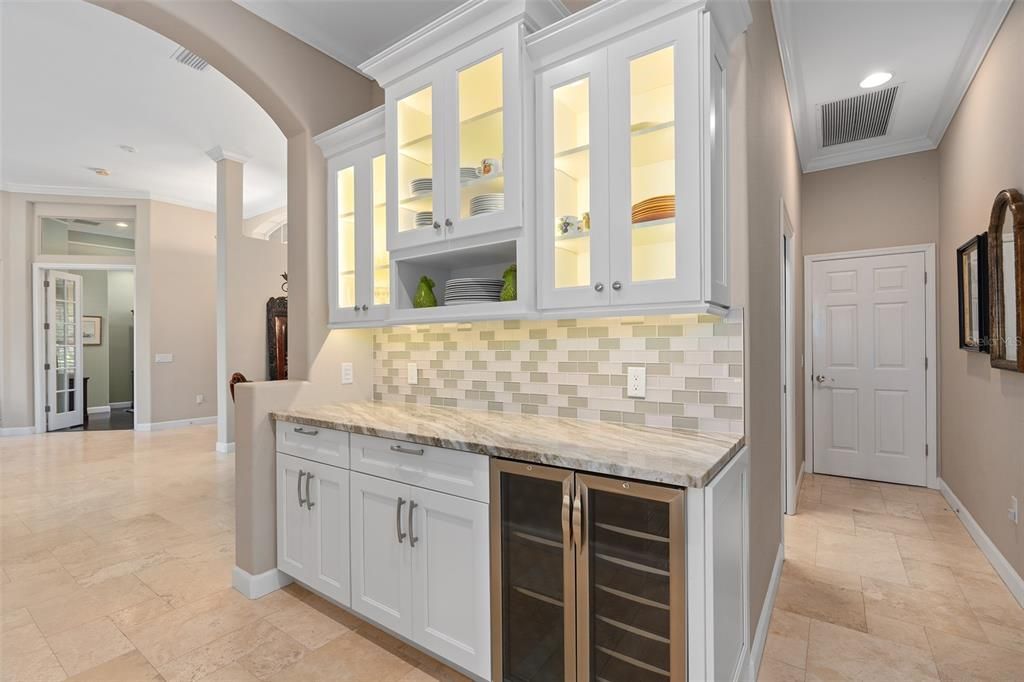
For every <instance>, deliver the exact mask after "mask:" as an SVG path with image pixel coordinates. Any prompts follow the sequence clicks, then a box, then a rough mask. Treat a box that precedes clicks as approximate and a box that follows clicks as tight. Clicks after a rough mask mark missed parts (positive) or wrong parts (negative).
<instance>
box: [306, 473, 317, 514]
mask: <svg viewBox="0 0 1024 682" xmlns="http://www.w3.org/2000/svg"><path fill="white" fill-rule="evenodd" d="M312 480H313V474H311V473H309V472H308V471H307V472H306V509H312V508H313V505H314V504H316V502H314V501H313V496H312V495H310V494H309V482H310V481H312Z"/></svg>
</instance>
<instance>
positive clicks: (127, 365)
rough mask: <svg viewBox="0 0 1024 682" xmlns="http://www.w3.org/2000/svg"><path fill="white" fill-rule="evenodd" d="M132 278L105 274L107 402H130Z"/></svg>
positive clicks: (122, 272)
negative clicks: (108, 374) (107, 348)
mask: <svg viewBox="0 0 1024 682" xmlns="http://www.w3.org/2000/svg"><path fill="white" fill-rule="evenodd" d="M134 300H135V275H134V273H132V272H129V271H127V270H112V271H110V272H109V273H108V274H107V319H108V320H109V324H108V329H109V331H108V336H107V339H106V340H107V345H108V346H109V348H110V402H111V403H127V402H130V401H131V400H132V358H133V357H134V356H133V348H132V341H133V332H134V329H133V325H134V320H133V316H132V308H134V307H135V303H134Z"/></svg>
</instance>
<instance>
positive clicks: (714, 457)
mask: <svg viewBox="0 0 1024 682" xmlns="http://www.w3.org/2000/svg"><path fill="white" fill-rule="evenodd" d="M271 417H273V418H274V419H277V420H280V421H287V422H292V423H295V424H304V425H306V426H316V427H320V428H324V429H337V430H339V431H349V432H351V433H360V434H365V435H368V436H379V437H382V438H393V439H397V440H403V441H408V442H412V443H418V444H421V445H433V446H437V447H444V448H450V449H453V450H464V451H466V452H473V453H478V454H481V455H488V456H491V457H505V458H508V459H516V460H521V461H525V462H534V463H537V464H550V465H552V466H559V467H565V468H568V469H576V470H578V471H589V472H594V473H600V474H610V475H614V476H621V477H623V478H632V479H637V480H642V481H652V482H657V483H667V484H671V485H678V486H686V487H691V488H700V487H703V486H705V485H707V484H708V482H710V481H711V479H713V478H714V477H715V475H716V474H717V473H718V472H719V471H721V470H722V468H724V467H725V465H726V464H728V463H729V461H730V460H731V459H732V458H733V457H734V456H735V455H736V454H737V453H738V452H739V451H740V449H741V448H742V447H743V442H744V441H743V436H742V435H740V434H731V433H706V432H701V431H693V430H690V429H668V428H665V429H662V428H653V427H649V426H632V425H629V424H610V423H607V422H594V421H584V420H578V419H566V418H562V417H541V416H534V415H523V414H508V413H504V412H484V411H479V410H460V409H455V408H450V407H424V406H416V405H406V404H401V403H383V402H372V401H364V402H354V403H341V404H336V405H323V406H320V407H311V408H305V409H298V410H290V411H287V412H272V413H271Z"/></svg>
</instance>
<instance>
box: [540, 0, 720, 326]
mask: <svg viewBox="0 0 1024 682" xmlns="http://www.w3.org/2000/svg"><path fill="white" fill-rule="evenodd" d="M722 54H723V51H722V49H721V46H720V41H719V39H718V38H717V32H716V31H715V29H714V27H713V26H712V25H711V23H710V15H708V14H707V13H705V12H697V11H694V12H690V13H687V14H683V15H681V16H675V17H673V18H671V19H669V20H667V21H664V22H661V23H659V24H657V25H656V26H655V27H653V28H649V29H646V30H643V31H638V32H635V33H632V34H629V35H627V36H625V37H623V38H621V39H619V40H618V41H616V42H613V43H611V44H610V45H607V46H606V47H604V46H602V47H600V48H599V49H595V50H593V51H591V52H588V53H585V54H584V55H582V56H579V57H577V58H575V59H573V60H569V61H564V60H560V61H558V62H557V63H555V65H554V66H552V67H550V68H546V67H544V65H543V64H541V66H540V69H539V73H538V76H537V84H538V107H537V124H536V127H537V131H538V135H537V138H538V153H537V164H538V168H537V183H538V187H537V191H538V198H539V201H538V202H537V210H538V213H537V229H538V231H539V239H538V243H539V245H540V249H541V254H540V267H541V274H540V278H539V288H540V291H539V301H540V307H541V308H543V309H565V308H580V307H591V308H593V307H609V308H616V307H624V306H625V307H636V306H638V305H651V306H666V305H694V306H701V305H706V304H709V303H710V304H717V305H719V306H728V303H729V301H728V286H727V284H728V282H727V278H728V268H727V265H728V264H727V260H726V259H725V256H726V254H725V251H726V240H725V230H726V223H725V211H724V196H725V194H724V181H725V163H724V154H725V145H724V135H723V132H724V131H723V130H722V128H723V121H722V120H716V116H717V114H718V111H719V110H720V109H721V108H722V106H723V103H724V85H725V84H724V67H723V64H724V57H723V56H722ZM717 118H718V119H722V118H723V117H721V116H717Z"/></svg>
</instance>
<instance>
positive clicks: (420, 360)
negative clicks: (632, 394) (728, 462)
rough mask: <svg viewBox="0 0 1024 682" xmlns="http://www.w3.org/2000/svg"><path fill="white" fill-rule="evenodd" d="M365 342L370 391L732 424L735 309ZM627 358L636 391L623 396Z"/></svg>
mask: <svg viewBox="0 0 1024 682" xmlns="http://www.w3.org/2000/svg"><path fill="white" fill-rule="evenodd" d="M373 349H374V351H373V357H374V399H375V400H382V401H386V402H407V403H417V404H422V405H438V406H447V407H462V408H466V409H479V410H496V411H506V412H522V413H526V414H541V415H551V416H561V417H571V418H576V419H592V420H602V421H611V422H623V423H628V424H646V425H648V426H662V427H665V426H678V427H685V428H694V429H701V430H704V431H730V432H734V433H742V432H743V316H742V312H741V311H733V312H731V313H730V314H729V316H728V317H726V318H719V317H716V316H713V315H672V316H647V317H622V318H605V319H585V320H525V321H518V320H511V321H510V320H505V321H495V322H473V323H461V324H435V325H421V326H415V327H394V328H389V329H379V330H376V331H375V332H374V343H373ZM411 362H413V363H416V365H417V370H418V375H419V376H418V382H417V383H416V384H410V383H409V382H408V364H409V363H411ZM631 365H645V366H646V367H647V395H646V398H644V399H639V398H628V397H626V372H627V369H626V368H628V367H629V366H631Z"/></svg>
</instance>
